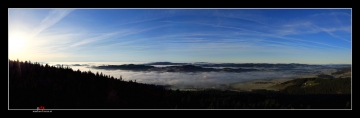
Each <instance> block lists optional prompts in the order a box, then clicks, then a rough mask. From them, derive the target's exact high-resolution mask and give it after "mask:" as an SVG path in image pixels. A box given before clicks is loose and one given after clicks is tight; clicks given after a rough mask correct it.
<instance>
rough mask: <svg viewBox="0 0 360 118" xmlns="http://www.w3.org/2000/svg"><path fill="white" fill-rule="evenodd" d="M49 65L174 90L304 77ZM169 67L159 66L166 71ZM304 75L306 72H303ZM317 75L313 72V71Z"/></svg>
mask: <svg viewBox="0 0 360 118" xmlns="http://www.w3.org/2000/svg"><path fill="white" fill-rule="evenodd" d="M45 63H47V64H49V65H64V66H69V67H71V68H72V69H73V70H78V69H79V70H80V71H89V70H90V71H91V72H93V73H96V72H99V73H100V72H102V73H103V74H105V75H110V76H113V77H115V78H120V76H122V79H123V80H125V81H130V80H132V81H135V80H136V82H138V83H146V84H155V85H171V88H180V89H181V88H193V87H196V88H218V87H220V86H224V85H225V86H226V85H229V84H234V83H242V82H247V81H251V80H256V79H293V78H296V77H300V76H304V75H299V74H297V72H298V71H296V70H283V71H253V72H241V73H234V72H149V71H146V72H145V71H140V72H139V71H128V70H105V69H94V68H91V67H92V66H101V65H122V64H144V63H147V62H43V64H45ZM164 66H168V65H158V66H155V67H164ZM302 71H303V70H302ZM312 71H313V70H312Z"/></svg>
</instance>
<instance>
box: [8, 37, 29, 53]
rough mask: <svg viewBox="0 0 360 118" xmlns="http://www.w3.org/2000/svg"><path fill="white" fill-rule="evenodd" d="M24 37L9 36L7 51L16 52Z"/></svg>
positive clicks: (22, 43) (22, 44)
mask: <svg viewBox="0 0 360 118" xmlns="http://www.w3.org/2000/svg"><path fill="white" fill-rule="evenodd" d="M25 41H26V40H25V37H24V36H22V35H14V36H10V37H9V51H14V52H18V51H19V50H20V49H21V48H22V47H24V45H25Z"/></svg>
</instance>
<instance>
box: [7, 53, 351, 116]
mask: <svg viewBox="0 0 360 118" xmlns="http://www.w3.org/2000/svg"><path fill="white" fill-rule="evenodd" d="M133 79H136V78H133ZM336 82H338V81H336ZM344 82H348V81H344ZM298 83H300V84H302V83H301V82H298ZM320 84H321V83H320ZM320 84H319V85H320ZM289 87H292V88H290V89H284V91H262V90H259V91H253V92H232V91H218V90H205V91H178V90H176V91H174V90H165V89H164V88H162V87H161V86H156V85H150V84H141V83H136V82H132V81H129V82H127V81H123V80H121V79H116V78H114V77H109V76H106V75H103V74H98V73H96V74H94V73H92V72H81V71H79V70H78V71H73V70H71V69H70V68H67V67H65V68H64V67H53V66H48V65H45V66H43V65H40V64H37V63H30V62H19V61H11V60H9V107H10V109H36V107H38V106H45V108H46V109H112V108H113V109H175V108H177V109H207V108H214V109H291V108H294V109H306V108H310V109H350V108H351V94H348V93H347V91H348V90H340V91H342V93H341V92H340V93H336V94H333V93H331V92H328V93H324V94H322V93H317V94H311V93H309V94H307V93H306V92H305V93H304V92H302V93H301V94H297V93H296V92H294V91H298V90H300V89H302V88H301V86H300V87H298V84H295V83H294V84H293V85H292V86H289ZM337 89H344V88H341V87H340V88H337ZM345 89H348V88H345Z"/></svg>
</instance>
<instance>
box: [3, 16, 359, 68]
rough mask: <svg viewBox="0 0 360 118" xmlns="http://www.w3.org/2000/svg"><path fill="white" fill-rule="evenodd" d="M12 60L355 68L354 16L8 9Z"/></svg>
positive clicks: (10, 55)
mask: <svg viewBox="0 0 360 118" xmlns="http://www.w3.org/2000/svg"><path fill="white" fill-rule="evenodd" d="M8 11H9V12H8V13H9V14H8V16H9V18H8V20H9V21H8V26H9V58H10V59H19V60H31V61H38V62H44V61H46V62H50V61H72V62H74V61H111V62H116V61H141V62H155V61H171V62H232V63H306V64H329V63H333V64H351V63H352V62H351V61H352V53H351V52H352V47H351V44H352V39H351V27H352V25H351V9H9V10H8Z"/></svg>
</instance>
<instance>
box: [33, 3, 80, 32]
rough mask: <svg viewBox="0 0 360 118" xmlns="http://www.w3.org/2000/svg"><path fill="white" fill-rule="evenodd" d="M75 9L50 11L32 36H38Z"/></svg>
mask: <svg viewBox="0 0 360 118" xmlns="http://www.w3.org/2000/svg"><path fill="white" fill-rule="evenodd" d="M74 10H75V9H54V10H51V11H50V12H49V14H48V15H47V16H46V17H45V18H44V19H43V20H42V21H41V23H40V25H38V26H37V27H36V28H35V29H34V30H33V31H32V33H31V34H32V37H34V36H36V35H37V34H39V33H40V32H42V31H44V30H45V29H47V28H49V27H51V26H53V25H55V24H56V23H57V22H59V21H60V20H61V19H63V18H64V17H65V16H67V15H68V14H69V13H71V12H72V11H74Z"/></svg>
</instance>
